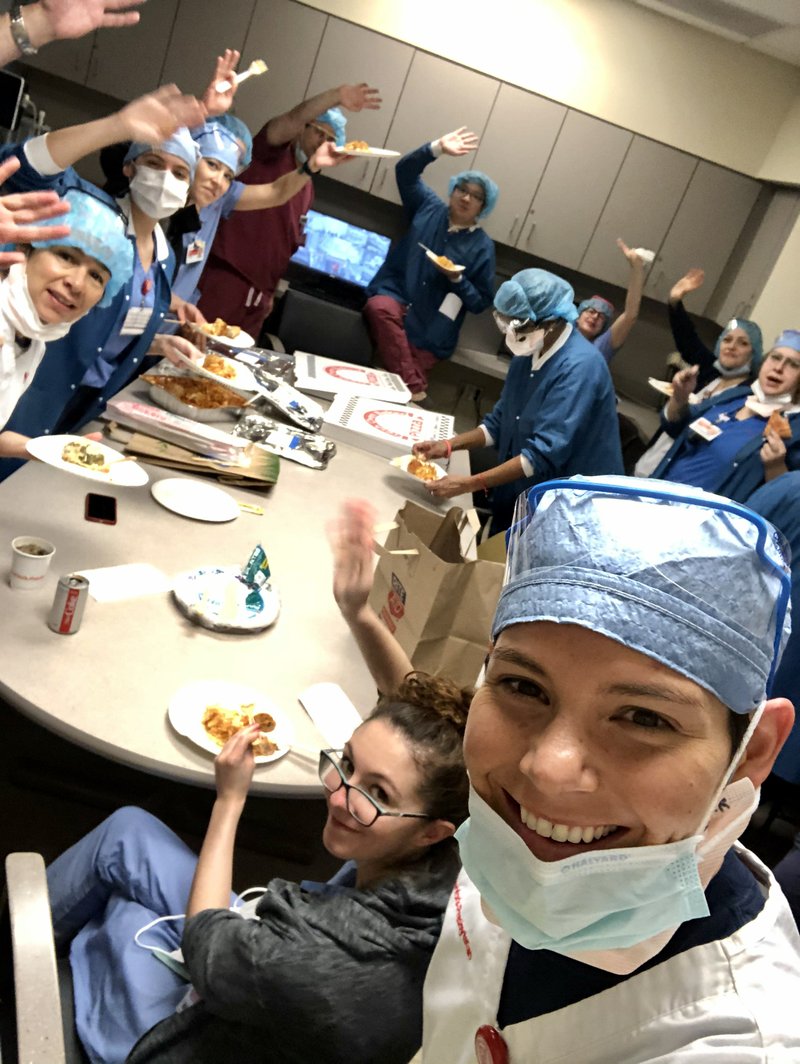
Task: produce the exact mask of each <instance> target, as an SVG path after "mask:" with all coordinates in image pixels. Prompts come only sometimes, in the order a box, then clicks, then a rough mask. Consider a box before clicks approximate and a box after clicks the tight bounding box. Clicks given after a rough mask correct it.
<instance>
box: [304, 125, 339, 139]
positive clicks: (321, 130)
mask: <svg viewBox="0 0 800 1064" xmlns="http://www.w3.org/2000/svg"><path fill="white" fill-rule="evenodd" d="M308 128H311V129H313V130H314V132H315V133H318V134H319V135H320V136H321V137H322V139H323V141H326V142H327V143H328V144H335V143H336V137H334V136H333V134H332V133H329V132H328V131H327V129H324V128H323V127H322V126H318V125H317V123H316V122H306V129H308Z"/></svg>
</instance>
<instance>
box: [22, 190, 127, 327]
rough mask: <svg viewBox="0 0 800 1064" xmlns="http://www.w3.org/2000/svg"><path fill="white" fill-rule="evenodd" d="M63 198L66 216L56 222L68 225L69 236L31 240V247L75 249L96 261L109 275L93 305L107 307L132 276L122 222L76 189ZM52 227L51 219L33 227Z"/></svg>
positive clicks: (114, 214) (117, 216)
mask: <svg viewBox="0 0 800 1064" xmlns="http://www.w3.org/2000/svg"><path fill="white" fill-rule="evenodd" d="M63 198H64V199H65V200H66V201H67V203H68V204H69V214H67V215H65V217H64V218H63V219H57V220H58V221H64V222H65V224H67V225H69V228H70V233H69V236H62V237H57V238H56V239H55V240H32V241H31V247H34V248H49V247H67V248H78V250H79V251H82V252H84V254H86V255H91V257H92V258H93V259H97V261H98V262H99V263H101V264H102V265H103V266H105V268H106V269H107V270H108V271H109V273H110V274H111V278H110V280H109V282H108V284H107V285H106V290H105V292H104V293H103V298H102V299H101V300H100V302H99V303H98V304H97V305H98V306H99V307H107V306H108V305H109V304H110V303H111V301H112V299H113V298H114V296H115V295H116V294H117V292H119V290H120V288H122V287H124V286H125V285H126V284H127V283H128V281H129V280H130V279H131V277H132V276H133V241H132V240H131V239H130V237H129V236H128V235H127V224H126V222H125V219H124V218H123V217H122V215H121V214H120V213H119V211H118V210H116V209H115V208H114V207H111V206H109V205H108V204H106V203H103V202H102V201H101V200H99V199H97V197H96V196H91V195H89V193H87V192H82V191H81V190H80V189H77V188H71V189H69V190H68V191H67V192H66V193H65V194H64V196H63ZM52 224H53V220H52V219H49V220H48V221H44V222H34V223H33V225H35V226H37V227H40V226H45V225H52Z"/></svg>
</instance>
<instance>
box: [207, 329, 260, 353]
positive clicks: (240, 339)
mask: <svg viewBox="0 0 800 1064" xmlns="http://www.w3.org/2000/svg"><path fill="white" fill-rule="evenodd" d="M202 331H203V335H204V336H208V337H210V338H211V339H212V340H219V342H220V343H221V344H227V345H228V347H235V348H237V349H238V350H244V348H246V347H255V346H256V342H255V340H254V339H253V337H252V336H251V335H250V333H246V332H244V330H242V332H240V333H239V335H238V336H234V337H230V336H215V335H214V334H213V333H207V332H206V331H205V329H203V330H202Z"/></svg>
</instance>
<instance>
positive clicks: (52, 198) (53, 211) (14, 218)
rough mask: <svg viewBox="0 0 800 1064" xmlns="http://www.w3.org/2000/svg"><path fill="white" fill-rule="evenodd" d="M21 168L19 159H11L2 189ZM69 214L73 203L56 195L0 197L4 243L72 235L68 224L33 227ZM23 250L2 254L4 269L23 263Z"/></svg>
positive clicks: (1, 176)
mask: <svg viewBox="0 0 800 1064" xmlns="http://www.w3.org/2000/svg"><path fill="white" fill-rule="evenodd" d="M18 169H19V159H17V158H16V157H15V156H13V155H12V156H11V157H10V158H8V159H6V160H5V162H4V163H2V164H0V186H2V185H3V183H4V182H5V181H7V180H8V178H9V177H11V175H12V174H13V173H14V171H15V170H18ZM68 211H69V204H67V203H65V202H64V201H63V200H60V199H59V198H58V193H56V192H18V193H12V194H11V195H9V196H0V244H28V243H30V242H31V240H57V239H58V238H59V237H62V236H63V237H66V236H69V226H68V225H63V224H62V225H48V226H44V227H42V226H33V225H31V222H42V221H46V220H47V219H48V218H58V217H60V216H61V215H63V214H66V213H67V212H68ZM24 258H25V256H24V255H23V254H22V252H21V251H3V252H0V269H6V268H7V267H8V266H12V265H13V264H14V263H15V262H23V261H24Z"/></svg>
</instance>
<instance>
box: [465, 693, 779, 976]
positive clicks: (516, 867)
mask: <svg viewBox="0 0 800 1064" xmlns="http://www.w3.org/2000/svg"><path fill="white" fill-rule="evenodd" d="M759 716H760V713H756V714H755V715H754V718H753V721H751V725H750V727H749V728H748V733H747V735H746V736H745V738H744V740H743V742H742V745H741V746H740V751H741V750H743V749H744V745H745V744H746V742H747V741H748V740H749V736H750V734H752V729H753V728H754V726H755V723H756V721H757V720H758V717H759ZM738 760H739V751H737V755H736V757H735V759H734V761H733V764H734V765H735V764H737V763H738ZM757 805H758V792H757V791H756V789H755V788H754V787H753V785H752V783H751V782H750V780H749V779H746V778H745V779H742V780H738V781H737V782H736V783H731V784H728V785H727V786H725V787H723V788H722V789H721V791H720V794H718V795H717V797H716V798H715V800H714V803H713V805H712V806H711V810H712V812H711V815H710V819H709V817H708V816H706V817H704V820H703V823H705V821H706V820H708V826H707V827H706V828H705V830H702V831H699V832H698V834H695V835H692V836H690V837H689V838H686V839H681V840H680V841H678V842H670V843H665V844H663V845H659V846H632V847H619V848H616V849H600V850H593V851H588V852H587V853H585V854H577V855H575V856H573V857H567V858H564V860H561V861H542V860H540V859H539V858H538V857H535V856H534V855H533V854H532V853H531V851H530V850H529V849H528V847H527V846H526V845H525V843H524V842H523V841H522V839H521V838H520V837H519V835H517V833H516V832H515V831H514V830H513V828H511V827H510V826H509V825H508V824H506V822H505V821H504V820H503V819H502V817H500V816H499V815H498V814H497V813H495V812H494V810H493V809H492V808H491V807H490V806H489V805H487V804H486V802H485V801H484V800H483V799H482V798H481V797H480V795H479V794H478V793H477V792H476V791H474V790H472V789H470V797H469V810H470V816H469V819H468V820H467V821H466V822H465V823H464V824H462V825H461V827H460V828H459V829H458V831H457V832H456V839H457V840H458V845H459V850H460V853H461V860H462V863H463V865H464V868H465V869H466V871H467V874H468V875H469V877H470V879H471V880H472V882H473V883H474V884H475V886H476V887H477V889H478V891H479V892H480V895H481V899H482V901H483V905H484V911H485V912H486V915H487V917H488V918H489V919H490V920H491V921H492V922H493V923H496V924H499V925H500V926H501V927H502V928H504V930H505V931H507V932H508V934H509V935H510V936H511V937H512V938H513V939H514V941H515V942H518V943H519V944H520V945H521V946H524V947H525V948H526V949H549V950H553V951H554V952H555V953H561V954H565V955H567V956H571V957H574V958H575V959H577V960H581V961H583V962H584V963H587V964H591V965H593V966H594V967H597V968H602V969H604V970H605V971H610V972H615V973H617V974H626V973H628V972H631V971H634V970H635V969H636V968H638V967H640V966H641V965H642V964H644V963H645V962H646V961H648V960H649V959H650V958H651V957H654V956H655V955H656V954H657V953H658V952H659V951H660V950H661V949H663V947H664V946H665V945H666V943H667V942H668V941H669V940H670V938H671V937H672V935H673V934H674V933H675V931H676V930H677V928H678V927H679V926H680V925H681V924H682V923H684V922H685V921H686V920H694V919H698V918H700V917H703V916H707V915H708V911H709V910H708V905H707V903H706V898H705V887H706V886H707V885H708V883H709V882H710V881H711V879H712V878H713V876H714V875H716V873H717V872H718V871H719V868H720V866H721V864H722V861H723V859H724V856H725V854H726V853H727V852H728V850H729V849H730V847H731V845H732V844H733V842H735V840H736V839H737V838H738V837H739V835H740V834H741V833H742V831H744V829H745V827H746V825H747V822H748V821H749V819H750V816H751V815H752V813H753V811H754V809H755V808H756V806H757Z"/></svg>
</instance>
